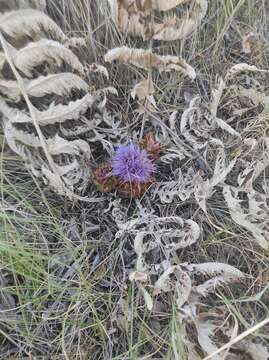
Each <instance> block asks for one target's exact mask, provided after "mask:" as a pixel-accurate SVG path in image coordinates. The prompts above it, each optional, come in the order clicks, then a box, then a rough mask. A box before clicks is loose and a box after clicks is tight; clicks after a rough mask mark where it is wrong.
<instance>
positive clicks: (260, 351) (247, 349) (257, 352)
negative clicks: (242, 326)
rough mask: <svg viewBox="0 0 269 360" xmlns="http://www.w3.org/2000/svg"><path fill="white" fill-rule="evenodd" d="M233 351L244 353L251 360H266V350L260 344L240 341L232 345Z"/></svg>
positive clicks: (267, 354)
mask: <svg viewBox="0 0 269 360" xmlns="http://www.w3.org/2000/svg"><path fill="white" fill-rule="evenodd" d="M232 347H233V348H234V349H237V350H240V351H244V353H246V354H247V355H249V356H251V358H252V360H268V358H269V351H268V348H267V347H266V346H264V345H262V344H257V343H254V342H253V341H251V340H241V341H239V342H237V343H236V344H234V345H232Z"/></svg>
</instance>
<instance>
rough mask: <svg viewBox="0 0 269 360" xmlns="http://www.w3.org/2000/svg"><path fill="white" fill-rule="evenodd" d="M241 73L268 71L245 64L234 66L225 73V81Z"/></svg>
mask: <svg viewBox="0 0 269 360" xmlns="http://www.w3.org/2000/svg"><path fill="white" fill-rule="evenodd" d="M241 72H268V70H263V69H259V68H257V66H255V65H249V64H245V63H240V64H236V65H234V66H232V67H231V69H230V70H229V71H228V72H227V74H226V77H225V81H227V80H229V79H231V78H232V77H233V76H234V75H236V74H239V73H241Z"/></svg>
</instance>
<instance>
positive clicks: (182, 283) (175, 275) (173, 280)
mask: <svg viewBox="0 0 269 360" xmlns="http://www.w3.org/2000/svg"><path fill="white" fill-rule="evenodd" d="M191 288H192V284H191V279H190V277H189V275H188V274H187V273H186V272H184V271H183V270H182V269H181V267H180V266H179V265H176V266H171V267H169V268H168V269H167V270H165V272H164V273H163V274H162V275H161V276H160V277H159V279H158V280H157V281H156V282H155V284H154V289H153V294H154V295H158V294H160V293H162V292H171V291H173V292H175V296H176V303H177V307H178V309H180V308H181V307H182V306H183V305H184V303H185V302H186V301H188V298H189V296H190V293H191Z"/></svg>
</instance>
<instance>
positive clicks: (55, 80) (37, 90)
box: [0, 73, 89, 98]
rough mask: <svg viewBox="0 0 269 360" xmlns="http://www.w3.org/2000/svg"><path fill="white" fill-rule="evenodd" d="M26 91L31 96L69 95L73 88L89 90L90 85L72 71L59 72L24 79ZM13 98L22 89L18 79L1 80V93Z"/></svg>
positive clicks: (16, 96)
mask: <svg viewBox="0 0 269 360" xmlns="http://www.w3.org/2000/svg"><path fill="white" fill-rule="evenodd" d="M24 84H25V88H26V92H27V94H28V96H30V97H32V96H33V97H42V96H45V95H47V94H57V95H68V94H69V93H70V91H71V90H72V89H77V90H83V91H85V92H88V90H89V85H88V84H87V83H86V82H85V81H84V80H83V79H82V78H81V77H79V76H77V75H75V74H72V73H59V74H52V75H47V76H39V77H38V78H37V79H34V80H24ZM1 92H2V93H3V94H4V95H6V96H9V97H12V98H19V97H20V96H21V90H20V87H19V84H18V83H17V81H13V80H0V93H1Z"/></svg>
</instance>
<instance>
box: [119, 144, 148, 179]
mask: <svg viewBox="0 0 269 360" xmlns="http://www.w3.org/2000/svg"><path fill="white" fill-rule="evenodd" d="M112 167H113V170H112V173H113V175H114V176H117V177H119V179H120V180H121V181H124V182H132V181H135V182H139V183H143V182H147V181H149V180H150V178H151V176H152V175H153V173H154V172H155V166H154V164H153V163H152V161H151V160H150V158H149V156H148V152H147V151H146V150H141V149H140V148H139V147H138V146H136V145H134V144H132V143H131V144H130V145H121V146H119V148H118V149H117V151H116V154H115V156H114V159H113V162H112Z"/></svg>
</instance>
